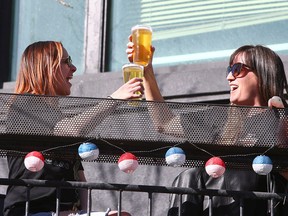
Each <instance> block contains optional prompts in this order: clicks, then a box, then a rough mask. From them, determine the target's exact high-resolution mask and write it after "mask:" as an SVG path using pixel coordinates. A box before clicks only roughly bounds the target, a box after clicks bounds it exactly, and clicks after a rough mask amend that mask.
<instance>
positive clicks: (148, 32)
mask: <svg viewBox="0 0 288 216" xmlns="http://www.w3.org/2000/svg"><path fill="white" fill-rule="evenodd" d="M131 33H132V42H133V43H134V52H133V63H135V64H140V65H143V66H146V65H148V63H149V61H150V58H151V49H150V46H151V43H152V28H151V27H150V26H146V25H136V26H133V27H132V28H131Z"/></svg>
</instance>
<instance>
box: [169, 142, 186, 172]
mask: <svg viewBox="0 0 288 216" xmlns="http://www.w3.org/2000/svg"><path fill="white" fill-rule="evenodd" d="M165 160H166V163H167V164H168V165H169V166H173V167H177V166H182V165H183V164H184V163H185V161H186V155H185V153H184V151H183V150H182V149H181V148H179V147H172V148H170V149H168V151H167V152H166V154H165Z"/></svg>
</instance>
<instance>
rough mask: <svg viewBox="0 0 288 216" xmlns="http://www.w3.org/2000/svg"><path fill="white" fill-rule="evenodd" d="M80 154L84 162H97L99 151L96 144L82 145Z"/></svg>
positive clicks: (79, 149)
mask: <svg viewBox="0 0 288 216" xmlns="http://www.w3.org/2000/svg"><path fill="white" fill-rule="evenodd" d="M78 154H79V156H80V157H81V158H82V159H83V160H96V159H97V158H98V156H99V149H98V147H97V146H96V145H95V144H94V143H90V142H86V143H82V144H81V145H80V146H79V148H78Z"/></svg>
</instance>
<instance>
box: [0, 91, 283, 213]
mask: <svg viewBox="0 0 288 216" xmlns="http://www.w3.org/2000/svg"><path fill="white" fill-rule="evenodd" d="M0 112H1V113H0V114H1V115H0V137H1V139H0V145H1V149H0V156H3V157H5V156H6V155H7V154H9V155H10V156H15V157H22V156H24V155H26V154H27V153H28V152H30V151H34V150H36V151H41V152H42V153H43V155H44V156H45V158H61V159H71V158H78V159H79V160H80V157H79V155H78V151H77V150H78V147H79V145H80V144H81V143H82V142H85V141H90V142H94V143H97V146H98V148H99V149H100V156H99V158H98V159H97V160H96V162H115V163H116V162H117V160H118V158H119V157H120V155H121V154H122V153H124V152H131V153H133V154H134V155H135V156H136V157H137V158H138V162H139V163H140V164H145V165H157V166H166V165H167V164H166V162H165V158H164V155H165V153H166V151H167V150H168V149H169V148H170V147H173V146H178V147H181V148H182V149H183V150H184V152H185V154H186V162H185V163H184V164H183V166H186V167H202V166H203V165H204V163H205V161H207V160H208V159H209V158H210V157H211V156H220V157H222V158H223V159H224V160H225V162H226V166H227V168H228V169H229V168H233V169H251V163H252V160H253V159H254V157H255V156H257V155H261V154H265V155H268V156H269V157H270V158H271V159H272V161H273V169H274V171H281V170H283V169H284V168H286V167H287V166H288V161H287V160H286V158H287V131H286V126H285V125H286V113H287V109H268V108H266V107H236V106H228V105H227V106H225V105H208V104H192V103H190V104H188V103H173V102H170V103H160V102H150V101H126V100H110V99H97V98H78V97H48V96H37V95H14V94H0ZM39 143H41V144H39ZM63 150H65V154H63ZM0 184H3V185H10V184H16V185H25V186H27V188H28V189H29V187H30V186H32V185H35V186H40V187H56V188H59V191H60V188H70V187H73V188H86V189H87V190H88V192H89V193H88V196H89V203H90V204H91V200H90V198H91V190H94V189H101V190H116V191H119V199H118V210H121V202H122V196H121V193H122V192H123V191H134V192H144V193H147V194H148V199H149V203H150V204H149V207H148V209H149V215H152V214H153V213H152V212H153V211H152V205H151V202H152V195H153V194H154V193H168V194H171V193H174V194H179V195H183V194H195V193H197V194H202V195H208V196H209V197H210V198H211V197H213V196H233V197H239V198H252V199H270V200H271V201H272V202H273V201H275V200H283V199H284V198H285V197H286V196H287V194H276V193H264V192H251V191H221V190H200V189H192V188H175V187H160V186H148V185H146V186H145V185H125V184H106V183H89V182H88V183H83V182H53V181H42V180H38V181H37V180H31V179H30V180H28V179H26V180H24V179H23V180H12V179H10V180H9V179H0ZM28 195H29V190H28ZM28 201H29V199H28ZM28 201H27V206H26V207H27V209H26V210H27V212H28V210H29V208H28V207H29V205H28V203H29V202H28ZM210 201H211V202H212V199H210ZM180 202H181V199H180ZM88 206H89V205H88ZM180 208H181V205H180ZM90 210H91V205H90V206H89V208H88V213H89V211H90ZM210 211H211V212H210V215H212V208H211V210H210ZM179 212H181V211H179ZM240 212H242V211H240ZM179 215H180V213H179ZM271 215H273V210H272V211H271Z"/></svg>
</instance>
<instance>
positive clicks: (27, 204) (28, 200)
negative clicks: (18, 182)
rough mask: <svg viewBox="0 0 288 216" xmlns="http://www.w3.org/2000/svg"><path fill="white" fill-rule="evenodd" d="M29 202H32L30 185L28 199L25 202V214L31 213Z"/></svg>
mask: <svg viewBox="0 0 288 216" xmlns="http://www.w3.org/2000/svg"><path fill="white" fill-rule="evenodd" d="M29 204H30V186H29V185H28V187H27V200H26V202H25V216H28V215H29Z"/></svg>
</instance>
